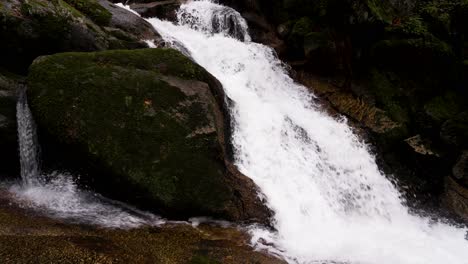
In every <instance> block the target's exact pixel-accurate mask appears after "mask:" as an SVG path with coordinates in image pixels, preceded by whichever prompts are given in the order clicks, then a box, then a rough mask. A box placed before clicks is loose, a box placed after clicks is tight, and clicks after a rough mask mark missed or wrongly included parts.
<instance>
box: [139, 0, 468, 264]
mask: <svg viewBox="0 0 468 264" xmlns="http://www.w3.org/2000/svg"><path fill="white" fill-rule="evenodd" d="M221 9H224V10H223V11H222V12H220V11H219V10H221ZM220 13H221V14H229V17H230V19H225V20H223V19H219V17H218V16H219V14H220ZM217 17H218V18H217ZM178 18H179V23H178V24H177V25H176V24H173V23H171V22H167V21H161V20H159V19H157V18H153V19H149V20H148V21H149V22H150V23H151V24H152V25H153V26H154V27H155V28H156V30H157V31H158V32H159V33H160V34H161V35H162V36H163V38H164V39H165V40H166V41H167V42H169V43H177V45H173V47H175V48H177V47H178V46H182V47H183V50H184V52H185V53H187V52H188V53H189V54H190V57H191V58H192V59H193V60H194V61H196V62H197V63H199V64H200V65H202V66H203V67H204V68H205V69H207V70H208V71H209V72H210V73H211V74H213V75H214V76H215V77H217V78H218V79H219V80H220V81H221V83H222V84H223V87H224V89H225V91H226V94H227V96H228V97H229V98H230V99H231V100H232V101H233V102H234V104H233V107H232V109H231V114H232V117H233V122H234V131H233V136H232V142H233V145H234V147H235V160H236V165H237V166H238V167H239V169H240V170H241V171H242V172H243V173H245V174H246V175H247V176H249V177H250V178H251V179H252V180H254V182H255V183H256V184H257V185H258V186H259V187H260V189H261V192H262V195H264V196H265V197H266V198H267V201H268V206H269V207H270V208H271V209H272V210H273V211H274V212H275V215H274V223H273V224H274V226H275V228H276V229H277V232H271V231H267V230H264V229H261V228H252V230H251V233H252V236H253V243H254V244H255V245H256V246H257V247H259V248H267V249H269V250H271V251H272V252H275V253H277V254H280V255H282V256H283V257H285V258H287V260H288V261H290V262H291V263H294V262H298V263H322V262H327V261H330V262H331V261H335V262H350V263H375V264H377V263H379V264H381V263H383V264H385V263H388V264H395V263H403V264H417V263H421V264H423V263H424V264H431V263H433V264H440V263H453V264H463V263H468V241H467V240H466V239H465V235H466V232H467V229H466V228H461V227H455V226H452V225H448V224H443V223H439V222H434V221H432V222H431V221H430V220H428V219H426V218H422V217H419V216H414V215H411V214H410V213H409V212H408V208H406V207H405V206H404V205H403V201H402V199H401V197H400V196H401V195H400V192H399V191H398V190H397V188H396V187H395V186H394V185H393V184H392V183H391V182H390V181H389V180H388V179H387V178H386V177H385V175H383V174H382V173H381V172H380V171H379V169H378V167H377V165H376V163H375V157H374V156H373V155H372V154H371V153H370V152H369V150H368V149H367V147H366V145H365V144H363V143H362V142H361V141H360V140H359V138H358V137H357V136H356V135H355V134H354V133H353V131H352V130H351V129H350V127H349V126H348V125H347V124H346V121H345V120H344V119H340V120H337V119H334V118H332V117H330V116H328V115H327V114H326V113H324V112H323V111H322V110H321V109H320V108H319V106H317V105H316V104H315V103H314V96H313V95H312V94H310V92H309V91H308V90H307V89H306V88H304V87H303V86H301V85H298V84H297V83H294V81H293V80H292V79H291V78H290V77H289V76H288V75H287V73H286V71H285V69H284V68H283V66H282V63H281V61H279V60H278V59H277V58H276V56H275V54H274V52H273V50H272V49H270V48H268V47H266V46H264V45H261V44H257V43H253V42H250V41H249V40H250V37H249V36H248V31H247V30H248V29H247V27H246V26H245V25H246V23H245V21H243V22H236V23H232V22H229V24H228V25H224V26H223V25H221V26H213V21H215V22H216V23H219V22H220V21H232V19H234V20H238V21H242V18H241V17H240V15H239V13H237V12H236V11H234V10H232V9H230V8H226V7H223V6H220V5H217V4H214V3H212V2H210V1H194V2H189V3H187V4H185V5H182V6H181V8H180V10H179V12H178ZM233 25H234V26H236V29H235V30H233V29H229V30H226V28H227V27H229V26H233ZM219 28H223V30H219ZM239 36H242V37H239ZM241 40H243V41H241ZM271 245H273V246H271Z"/></svg>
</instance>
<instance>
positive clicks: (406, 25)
mask: <svg viewBox="0 0 468 264" xmlns="http://www.w3.org/2000/svg"><path fill="white" fill-rule="evenodd" d="M387 30H388V31H389V32H393V33H401V34H402V35H405V36H406V37H430V36H431V34H430V33H429V30H428V28H427V25H426V24H425V22H424V21H423V19H422V18H421V17H417V16H416V17H409V18H408V19H407V20H406V21H404V22H403V23H402V24H401V25H397V26H391V27H388V28H387Z"/></svg>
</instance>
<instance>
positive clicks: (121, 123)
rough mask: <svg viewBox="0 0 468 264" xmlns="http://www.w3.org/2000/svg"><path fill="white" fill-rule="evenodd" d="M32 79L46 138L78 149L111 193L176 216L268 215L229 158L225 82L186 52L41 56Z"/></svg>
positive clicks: (80, 161) (36, 109)
mask: <svg viewBox="0 0 468 264" xmlns="http://www.w3.org/2000/svg"><path fill="white" fill-rule="evenodd" d="M28 85H29V96H30V102H31V108H32V111H33V114H34V116H35V118H36V121H37V123H38V125H39V126H40V130H41V131H42V135H43V137H41V134H40V139H42V140H43V139H45V138H48V137H51V138H54V139H56V140H58V142H59V144H60V145H63V146H66V147H67V148H68V150H67V152H74V153H75V154H74V157H73V159H74V161H73V163H75V164H77V163H78V164H79V165H78V166H79V167H81V168H88V167H89V170H88V169H86V170H87V172H90V174H91V175H92V177H93V179H94V181H95V182H96V183H97V185H98V186H101V189H103V191H104V192H109V191H110V193H111V195H113V196H114V197H117V198H120V199H121V200H129V201H131V202H134V203H137V204H142V205H145V206H149V207H151V208H153V209H157V210H159V211H161V212H162V213H163V214H166V215H169V216H174V217H188V216H196V215H209V216H214V217H224V218H228V219H231V220H257V221H263V222H265V221H266V219H267V215H268V211H267V210H266V208H265V207H264V206H263V205H262V203H261V202H260V201H259V200H258V198H257V195H256V188H255V185H254V184H253V182H252V181H251V180H249V179H248V178H247V177H245V176H244V175H242V174H241V173H240V172H239V171H237V170H236V169H235V167H234V166H233V165H232V164H231V163H230V162H229V160H230V153H229V144H228V143H227V142H228V141H229V135H228V134H227V132H228V131H229V130H230V129H229V124H230V121H229V119H228V118H229V117H228V114H227V110H226V109H225V108H224V99H225V98H224V93H223V90H222V86H221V85H220V83H219V82H218V81H217V80H216V79H215V78H214V77H212V76H211V75H210V74H209V73H207V72H206V71H205V70H204V69H203V68H202V67H200V66H198V65H197V64H195V63H193V62H192V61H190V60H189V59H188V58H186V57H184V56H183V55H182V54H180V53H179V52H178V51H175V50H171V49H145V50H135V51H123V50H122V51H105V52H98V53H63V54H57V55H52V56H48V57H41V58H39V59H37V60H36V61H35V62H34V63H33V64H32V66H31V68H30V73H29V76H28ZM45 148H47V146H45ZM46 151H47V150H46ZM77 153H80V154H77ZM62 154H63V155H65V154H64V153H61V154H60V155H62ZM62 157H63V156H62Z"/></svg>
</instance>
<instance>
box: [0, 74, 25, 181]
mask: <svg viewBox="0 0 468 264" xmlns="http://www.w3.org/2000/svg"><path fill="white" fill-rule="evenodd" d="M21 83H22V77H20V76H16V75H12V74H11V73H6V72H1V71H0V160H1V161H2V166H0V178H2V177H3V176H5V175H8V176H14V175H17V174H18V172H19V158H18V154H17V153H18V151H17V149H18V145H17V141H18V140H17V132H16V96H17V89H18V87H19V85H20V84H21Z"/></svg>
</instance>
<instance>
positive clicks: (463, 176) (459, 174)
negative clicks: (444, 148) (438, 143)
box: [452, 150, 468, 187]
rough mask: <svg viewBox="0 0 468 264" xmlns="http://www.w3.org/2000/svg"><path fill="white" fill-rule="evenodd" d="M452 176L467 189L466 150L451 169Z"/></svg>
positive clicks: (467, 161) (467, 152)
mask: <svg viewBox="0 0 468 264" xmlns="http://www.w3.org/2000/svg"><path fill="white" fill-rule="evenodd" d="M452 175H453V177H454V178H455V179H457V180H458V181H459V182H461V183H462V184H463V185H464V186H467V187H468V150H465V151H463V153H462V154H461V155H460V157H459V158H458V160H457V163H456V164H455V166H453V168H452Z"/></svg>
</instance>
